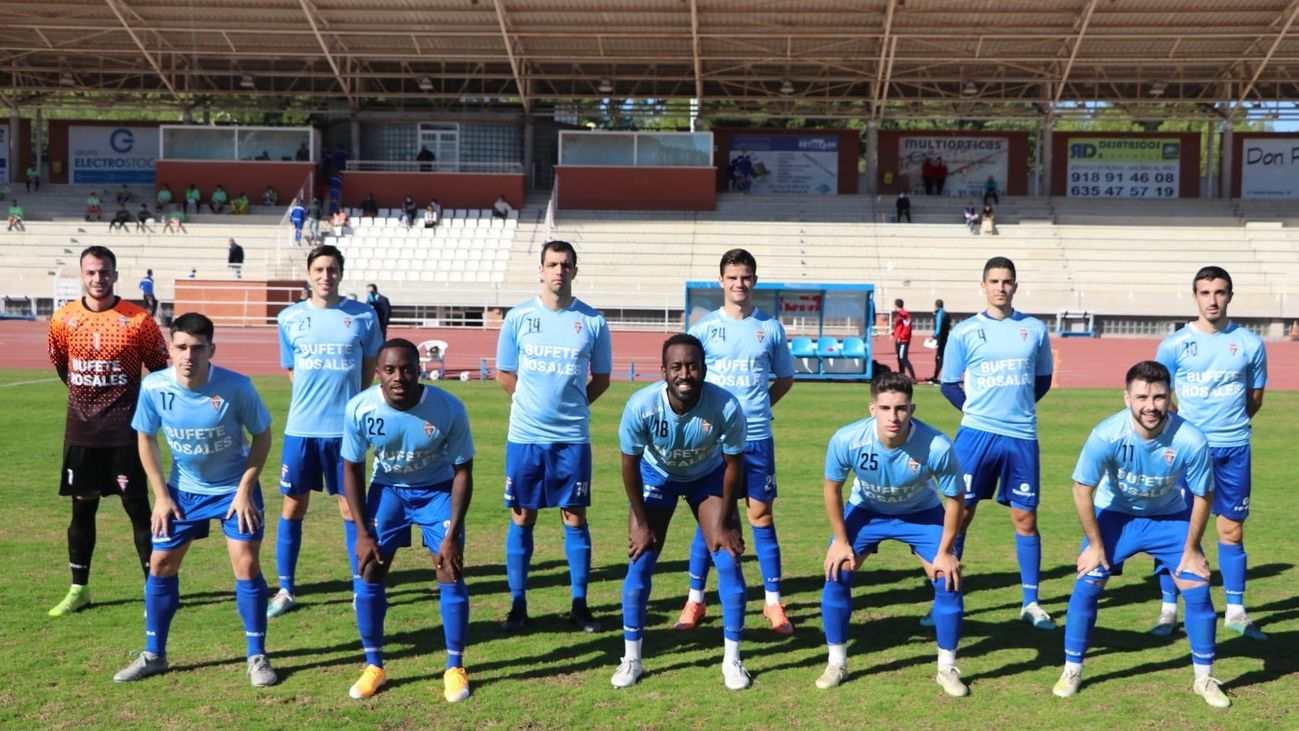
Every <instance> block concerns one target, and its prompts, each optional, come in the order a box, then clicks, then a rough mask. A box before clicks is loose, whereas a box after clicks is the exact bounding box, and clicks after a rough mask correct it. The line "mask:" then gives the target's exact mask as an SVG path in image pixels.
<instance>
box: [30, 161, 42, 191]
mask: <svg viewBox="0 0 1299 731" xmlns="http://www.w3.org/2000/svg"><path fill="white" fill-rule="evenodd" d="M40 189H41V174H40V172H39V171H38V170H37V169H36V166H35V165H28V166H27V190H28V191H29V192H30V191H32V190H40Z"/></svg>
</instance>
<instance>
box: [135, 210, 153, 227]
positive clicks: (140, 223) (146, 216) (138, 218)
mask: <svg viewBox="0 0 1299 731" xmlns="http://www.w3.org/2000/svg"><path fill="white" fill-rule="evenodd" d="M153 222H154V220H153V211H150V210H149V204H148V203H141V204H140V210H138V211H136V212H135V232H136V233H140V232H141V231H144V232H145V233H150V234H151V233H153V229H152V228H149V224H151V223H153Z"/></svg>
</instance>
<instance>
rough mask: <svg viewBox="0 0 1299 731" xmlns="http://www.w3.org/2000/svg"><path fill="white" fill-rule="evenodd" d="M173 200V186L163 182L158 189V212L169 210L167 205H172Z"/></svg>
mask: <svg viewBox="0 0 1299 731" xmlns="http://www.w3.org/2000/svg"><path fill="white" fill-rule="evenodd" d="M171 200H172V195H171V188H169V187H168V186H167V184H166V183H163V184H162V187H161V188H159V189H158V212H159V213H162V212H163V211H165V210H167V207H168V206H170V205H171Z"/></svg>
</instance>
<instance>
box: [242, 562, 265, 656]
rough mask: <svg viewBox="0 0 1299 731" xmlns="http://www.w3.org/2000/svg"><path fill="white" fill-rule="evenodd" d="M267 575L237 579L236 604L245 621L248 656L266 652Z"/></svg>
mask: <svg viewBox="0 0 1299 731" xmlns="http://www.w3.org/2000/svg"><path fill="white" fill-rule="evenodd" d="M266 595H267V588H266V577H265V576H262V575H261V574H257V576H256V578H252V579H235V606H236V607H238V609H239V618H240V619H242V620H243V622H244V637H245V638H246V640H247V641H248V657H252V656H253V655H265V654H266V599H267V596H266Z"/></svg>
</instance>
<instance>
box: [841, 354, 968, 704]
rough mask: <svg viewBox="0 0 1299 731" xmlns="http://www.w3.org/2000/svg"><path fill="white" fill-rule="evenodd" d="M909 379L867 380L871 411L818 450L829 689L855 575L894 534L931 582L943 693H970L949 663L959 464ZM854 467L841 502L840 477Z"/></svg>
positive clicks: (954, 638) (956, 601) (957, 589)
mask: <svg viewBox="0 0 1299 731" xmlns="http://www.w3.org/2000/svg"><path fill="white" fill-rule="evenodd" d="M911 395H912V385H911V380H910V379H908V378H907V377H906V376H904V375H902V374H901V373H883V374H881V375H879V376H878V377H876V378H875V379H874V380H872V381H871V404H870V413H871V415H870V416H869V417H868V418H865V419H861V420H859V421H856V422H853V423H852V424H849V425H847V426H845V427H842V428H841V429H839V430H838V431H837V432H835V434H834V436H833V437H831V438H830V445H829V447H827V448H826V453H825V485H824V497H825V511H826V515H827V516H829V518H830V530H831V532H832V533H833V538H832V540H831V542H830V548H829V549H827V550H826V552H825V588H824V589H823V590H822V593H821V619H822V623H823V624H824V626H825V641H826V644H827V645H829V647H830V662H829V664H828V665H826V668H825V672H824V673H822V674H821V677H820V678H817V681H816V687H818V688H821V689H823V690H824V689H826V688H833V687H835V686H837V685H839V684H840V683H842V682H843V681H844V678H846V677H847V675H848V670H847V662H848V644H847V643H848V620H849V618H850V616H851V615H852V581H853V576H854V574H855V572H856V571H857V570H858V569H859V568H860V567H861V564H862V562H864V561H865V560H866V557H867V556H869V555H870V554H872V553H875V552H876V551H877V550H878V549H879V544H880V543H882V542H884V541H886V540H889V539H892V540H895V541H900V542H902V543H905V544H907V545H908V546H909V547H910V548H911V552H912V553H914V554H916V555H917V556H918V557H919V558H920V564H921V566H923V567H924V569H925V575H926V576H928V577H929V581H930V582H931V583H932V584H933V587H934V609H933V617H934V624H935V627H936V628H937V635H938V675H937V676H936V679H937V681H938V684H939V685H941V686H942V688H943V690H944V691H945V692H946V693H947V694H948V695H950V696H955V697H960V696H964V695H967V694H968V693H969V692H970V690H969V688H967V687H966V686H965V683H962V682H961V673H960V671H959V670H957V669H956V646H957V644H958V643H959V642H960V639H961V619H962V614H963V613H964V611H965V601H964V598H963V597H962V596H961V567H960V560H959V559H958V558H957V557H956V551H955V549H954V544H955V542H956V532H957V530H959V529H960V526H961V512H962V509H963V505H964V499H963V493H962V488H961V468H960V465H959V464H957V462H956V454H955V450H954V449H953V447H952V443H951V442H950V441H948V439H947V437H945V436H943V434H942V432H940V431H938V430H937V429H935V428H933V427H931V426H929V425H928V424H926V423H924V422H922V421H920V420H918V419H913V418H912V416H911V415H912V414H913V413H914V412H915V408H916V407H915V405H914V404H913V403H911ZM849 472H853V473H856V478H855V479H854V480H853V484H852V494H851V495H850V496H849V498H848V507H847V509H845V508H844V504H843V484H844V481H845V480H847V479H848V473H849Z"/></svg>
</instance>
